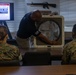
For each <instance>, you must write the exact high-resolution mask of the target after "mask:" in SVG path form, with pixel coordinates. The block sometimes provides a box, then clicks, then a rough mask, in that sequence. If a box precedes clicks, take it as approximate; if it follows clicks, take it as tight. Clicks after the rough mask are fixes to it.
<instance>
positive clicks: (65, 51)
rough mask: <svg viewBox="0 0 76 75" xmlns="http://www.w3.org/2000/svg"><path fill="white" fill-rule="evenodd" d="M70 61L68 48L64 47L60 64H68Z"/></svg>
mask: <svg viewBox="0 0 76 75" xmlns="http://www.w3.org/2000/svg"><path fill="white" fill-rule="evenodd" d="M69 61H70V50H69V47H68V46H67V45H66V46H64V49H63V56H62V64H68V63H69Z"/></svg>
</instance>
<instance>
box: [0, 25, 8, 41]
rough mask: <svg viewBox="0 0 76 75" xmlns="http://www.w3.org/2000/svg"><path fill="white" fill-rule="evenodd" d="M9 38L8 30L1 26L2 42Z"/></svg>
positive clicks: (0, 35)
mask: <svg viewBox="0 0 76 75" xmlns="http://www.w3.org/2000/svg"><path fill="white" fill-rule="evenodd" d="M6 36H7V28H6V27H5V26H3V25H0V41H3V40H4V39H5V37H6Z"/></svg>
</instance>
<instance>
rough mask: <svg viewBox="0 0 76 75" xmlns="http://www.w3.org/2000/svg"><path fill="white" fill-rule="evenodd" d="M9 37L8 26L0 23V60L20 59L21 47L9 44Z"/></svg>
mask: <svg viewBox="0 0 76 75" xmlns="http://www.w3.org/2000/svg"><path fill="white" fill-rule="evenodd" d="M7 38H8V34H7V28H6V27H5V26H1V25H0V61H9V60H20V57H21V55H20V52H19V49H18V48H17V47H16V46H14V45H10V44H7V43H6V41H7Z"/></svg>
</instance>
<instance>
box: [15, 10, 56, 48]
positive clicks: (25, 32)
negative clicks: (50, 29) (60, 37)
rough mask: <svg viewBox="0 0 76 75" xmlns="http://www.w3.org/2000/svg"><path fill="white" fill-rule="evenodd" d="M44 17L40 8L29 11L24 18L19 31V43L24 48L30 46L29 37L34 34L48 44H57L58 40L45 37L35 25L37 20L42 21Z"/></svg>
mask: <svg viewBox="0 0 76 75" xmlns="http://www.w3.org/2000/svg"><path fill="white" fill-rule="evenodd" d="M41 18H42V15H41V12H40V11H39V10H36V11H33V12H29V13H27V14H25V15H24V17H23V18H22V20H21V22H20V25H19V29H18V32H17V39H16V40H17V43H18V44H19V46H20V47H22V48H29V37H31V36H32V35H34V36H36V37H38V38H40V39H42V40H43V41H44V42H46V43H48V44H50V45H51V44H55V43H56V42H52V41H50V40H49V39H48V38H47V37H45V36H44V35H43V34H42V33H41V32H40V31H39V30H38V29H37V27H36V26H35V22H38V21H40V20H41Z"/></svg>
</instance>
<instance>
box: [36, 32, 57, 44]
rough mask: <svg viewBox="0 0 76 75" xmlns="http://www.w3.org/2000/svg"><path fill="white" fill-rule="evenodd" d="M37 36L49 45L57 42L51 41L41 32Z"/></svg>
mask: <svg viewBox="0 0 76 75" xmlns="http://www.w3.org/2000/svg"><path fill="white" fill-rule="evenodd" d="M37 37H38V38H40V39H41V40H42V41H44V42H45V43H47V44H49V45H55V44H58V43H57V42H56V41H51V40H49V39H48V38H47V37H46V36H44V35H43V34H42V33H40V34H39V35H38V36H37Z"/></svg>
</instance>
